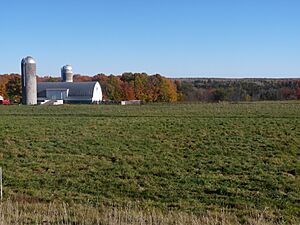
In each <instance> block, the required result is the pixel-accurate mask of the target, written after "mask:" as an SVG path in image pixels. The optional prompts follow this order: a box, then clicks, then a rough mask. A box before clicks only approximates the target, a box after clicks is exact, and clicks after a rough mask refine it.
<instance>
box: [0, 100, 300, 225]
mask: <svg viewBox="0 0 300 225" xmlns="http://www.w3.org/2000/svg"><path fill="white" fill-rule="evenodd" d="M299 125H300V102H260V103H241V104H229V103H224V104H178V105H177V104H174V105H168V104H166V105H164V104H155V105H143V106H128V107H127V106H126V107H124V106H108V105H100V106H98V105H64V106H54V107H45V106H36V107H26V106H1V107H0V159H1V166H2V167H3V170H4V197H5V198H6V199H8V198H9V199H11V200H12V201H14V202H26V203H38V204H40V203H47V202H52V201H58V202H66V203H70V204H75V203H76V204H81V205H91V206H94V207H97V206H99V205H102V206H103V205H105V206H108V207H111V206H114V205H118V206H120V207H122V206H125V205H127V204H133V205H135V206H138V207H141V208H143V209H158V210H161V211H162V212H168V211H177V212H179V213H193V214H195V215H198V214H201V213H204V212H214V211H221V210H222V209H226V211H227V212H229V213H230V214H232V215H236V216H237V217H238V218H239V219H240V220H241V221H242V220H243V218H244V217H247V216H248V215H249V214H252V213H255V212H257V213H258V214H259V213H261V212H268V213H267V215H268V217H270V218H271V219H274V220H275V221H298V222H300V126H299Z"/></svg>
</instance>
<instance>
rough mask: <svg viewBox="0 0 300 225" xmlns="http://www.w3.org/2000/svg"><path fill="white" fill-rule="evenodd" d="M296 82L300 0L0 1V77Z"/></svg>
mask: <svg viewBox="0 0 300 225" xmlns="http://www.w3.org/2000/svg"><path fill="white" fill-rule="evenodd" d="M27 55H32V56H33V57H34V58H35V59H36V60H37V63H38V65H37V66H38V74H39V75H52V76H59V73H60V67H61V66H62V65H64V64H71V65H72V66H73V70H74V72H75V73H80V74H89V75H95V74H97V73H106V74H121V73H123V72H127V71H130V72H147V73H150V74H153V73H160V74H162V75H165V76H168V77H192V76H193V77H195V76H197V77H300V1H299V0H30V1H26V0H23V1H17V0H9V1H6V0H0V74H3V73H11V72H20V68H19V67H20V66H19V64H20V60H21V58H22V57H24V56H27Z"/></svg>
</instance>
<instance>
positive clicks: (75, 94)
mask: <svg viewBox="0 0 300 225" xmlns="http://www.w3.org/2000/svg"><path fill="white" fill-rule="evenodd" d="M21 70H22V90H23V92H22V94H23V96H22V97H23V104H24V105H36V104H37V103H40V104H48V105H50V104H52V105H58V104H63V103H72V104H92V103H99V102H100V101H102V90H101V86H100V84H99V82H96V81H95V82H74V83H73V71H72V67H71V66H70V65H66V66H63V67H62V68H61V78H62V82H39V83H37V79H36V62H35V60H34V59H33V58H32V57H31V56H28V57H26V58H24V59H22V62H21Z"/></svg>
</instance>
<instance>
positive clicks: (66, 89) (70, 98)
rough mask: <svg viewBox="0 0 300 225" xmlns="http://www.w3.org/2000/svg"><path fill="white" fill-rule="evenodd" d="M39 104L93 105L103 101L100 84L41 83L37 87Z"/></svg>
mask: <svg viewBox="0 0 300 225" xmlns="http://www.w3.org/2000/svg"><path fill="white" fill-rule="evenodd" d="M37 97H38V102H44V101H46V100H63V101H64V102H65V103H73V104H76V103H80V104H91V103H99V102H100V101H102V91H101V86H100V84H99V82H96V81H95V82H74V83H73V82H40V83H38V85H37Z"/></svg>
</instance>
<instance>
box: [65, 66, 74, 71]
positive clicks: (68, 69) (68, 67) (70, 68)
mask: <svg viewBox="0 0 300 225" xmlns="http://www.w3.org/2000/svg"><path fill="white" fill-rule="evenodd" d="M62 69H63V70H65V71H72V69H73V68H72V66H71V65H65V66H63V68H62Z"/></svg>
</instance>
